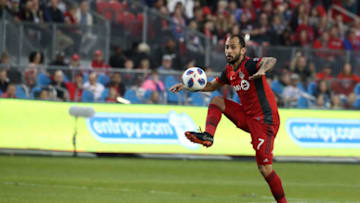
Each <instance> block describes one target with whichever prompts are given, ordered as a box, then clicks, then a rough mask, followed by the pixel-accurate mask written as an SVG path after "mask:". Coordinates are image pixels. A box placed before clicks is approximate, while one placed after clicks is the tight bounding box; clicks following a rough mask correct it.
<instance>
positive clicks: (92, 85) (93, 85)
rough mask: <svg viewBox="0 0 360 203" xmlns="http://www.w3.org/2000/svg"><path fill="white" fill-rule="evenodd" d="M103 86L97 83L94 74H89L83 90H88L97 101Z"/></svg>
mask: <svg viewBox="0 0 360 203" xmlns="http://www.w3.org/2000/svg"><path fill="white" fill-rule="evenodd" d="M104 89H105V88H104V86H103V85H102V84H100V83H99V82H97V75H96V73H95V72H92V73H90V75H89V81H87V82H86V83H85V84H84V90H88V91H90V92H92V93H93V94H94V99H95V101H98V100H99V98H100V97H101V94H102V93H103V91H104Z"/></svg>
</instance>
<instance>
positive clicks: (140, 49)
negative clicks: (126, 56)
mask: <svg viewBox="0 0 360 203" xmlns="http://www.w3.org/2000/svg"><path fill="white" fill-rule="evenodd" d="M150 53H151V49H150V46H149V45H148V44H146V43H140V44H138V45H137V46H136V52H135V53H132V54H131V55H132V59H133V61H134V62H135V66H136V67H138V66H139V65H140V61H142V60H143V59H149V60H150V58H151V56H150Z"/></svg>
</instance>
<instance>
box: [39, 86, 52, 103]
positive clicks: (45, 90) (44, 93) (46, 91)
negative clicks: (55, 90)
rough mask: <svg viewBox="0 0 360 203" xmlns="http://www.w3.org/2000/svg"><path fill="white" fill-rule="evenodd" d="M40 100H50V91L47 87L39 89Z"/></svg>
mask: <svg viewBox="0 0 360 203" xmlns="http://www.w3.org/2000/svg"><path fill="white" fill-rule="evenodd" d="M39 99H40V100H50V93H49V89H48V88H42V89H41V91H40V97H39Z"/></svg>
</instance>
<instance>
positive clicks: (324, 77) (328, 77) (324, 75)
mask: <svg viewBox="0 0 360 203" xmlns="http://www.w3.org/2000/svg"><path fill="white" fill-rule="evenodd" d="M316 78H317V79H318V80H331V79H333V77H332V76H331V75H329V74H327V73H326V72H319V73H317V74H316Z"/></svg>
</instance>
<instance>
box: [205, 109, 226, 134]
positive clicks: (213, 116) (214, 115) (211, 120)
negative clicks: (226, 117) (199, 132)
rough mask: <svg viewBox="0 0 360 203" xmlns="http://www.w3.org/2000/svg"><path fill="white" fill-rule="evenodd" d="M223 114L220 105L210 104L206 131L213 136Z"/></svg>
mask: <svg viewBox="0 0 360 203" xmlns="http://www.w3.org/2000/svg"><path fill="white" fill-rule="evenodd" d="M221 114H222V112H221V109H220V108H219V107H218V106H216V105H215V104H210V105H209V108H208V114H207V117H206V128H205V131H206V132H208V133H210V134H211V135H212V136H214V135H215V131H216V127H217V125H218V123H219V121H220V119H221Z"/></svg>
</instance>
